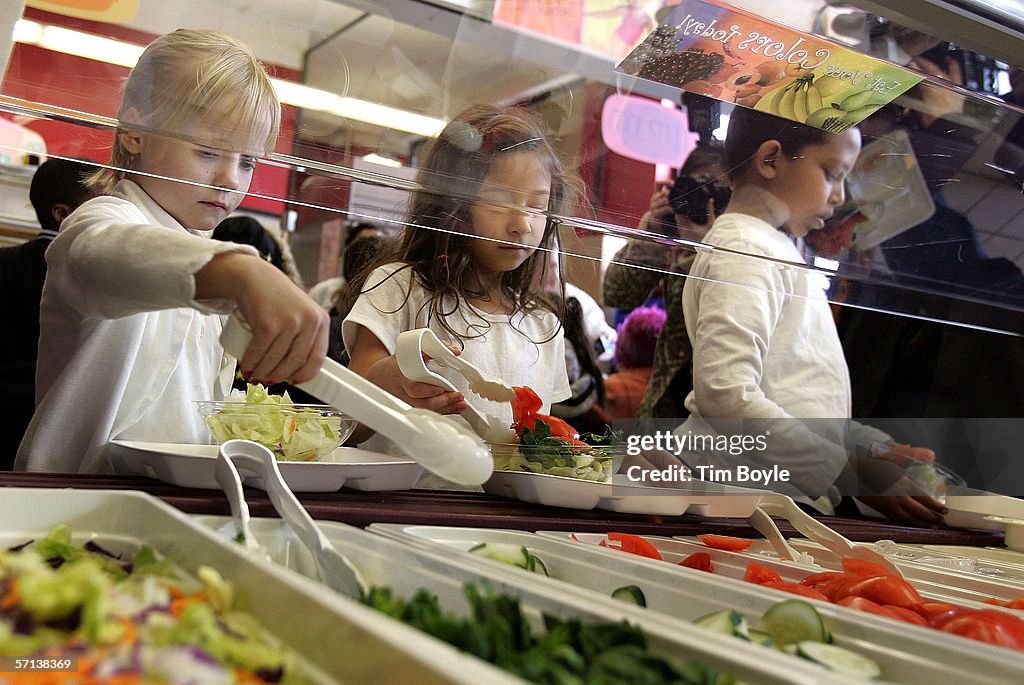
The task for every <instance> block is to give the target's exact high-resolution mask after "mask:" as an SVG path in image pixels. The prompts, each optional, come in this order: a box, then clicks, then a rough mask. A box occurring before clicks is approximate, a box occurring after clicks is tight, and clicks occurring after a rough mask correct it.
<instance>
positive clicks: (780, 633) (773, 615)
mask: <svg viewBox="0 0 1024 685" xmlns="http://www.w3.org/2000/svg"><path fill="white" fill-rule="evenodd" d="M761 627H762V628H764V630H765V631H767V633H768V634H769V635H771V637H772V640H774V641H775V644H777V645H781V646H783V647H784V646H786V645H792V644H796V643H798V642H804V641H806V640H813V641H815V642H829V641H831V639H832V638H831V635H830V634H829V630H828V627H827V626H826V625H825V621H824V619H822V617H821V614H819V613H818V610H817V609H815V608H814V607H813V606H811V604H810V603H809V602H805V601H804V600H802V599H787V600H785V601H783V602H779V603H778V604H775V605H773V606H772V607H771V608H770V609H768V611H766V612H765V613H764V616H762V617H761Z"/></svg>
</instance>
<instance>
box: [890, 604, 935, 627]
mask: <svg viewBox="0 0 1024 685" xmlns="http://www.w3.org/2000/svg"><path fill="white" fill-rule="evenodd" d="M882 609H884V610H885V611H886V612H887V613H888V614H890V615H891V616H892V617H893V618H895V619H897V620H900V621H906V622H907V623H913V624H914V625H918V626H926V625H928V621H927V620H926V619H925V618H924V617H923V616H921V614H919V613H918V612H916V611H912V610H911V609H907V608H906V607H898V606H893V605H892V604H886V605H883V606H882Z"/></svg>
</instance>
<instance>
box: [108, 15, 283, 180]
mask: <svg viewBox="0 0 1024 685" xmlns="http://www.w3.org/2000/svg"><path fill="white" fill-rule="evenodd" d="M129 113H132V114H133V116H132V117H131V118H130V119H129V117H128V116H127V115H128V114H129ZM211 113H215V114H221V115H222V116H224V117H225V120H226V127H230V128H231V129H232V130H234V131H253V132H256V131H260V130H262V128H264V127H266V126H267V124H269V128H268V130H267V135H266V139H265V140H264V141H262V145H263V149H262V150H260V151H258V152H259V153H260V154H264V155H265V154H269V153H270V152H271V151H273V149H274V144H275V143H276V141H277V136H278V132H279V130H280V126H281V103H280V102H279V101H278V99H277V94H276V92H275V91H274V86H273V84H272V83H271V82H270V77H269V76H268V75H267V72H266V69H265V68H264V66H263V64H262V63H261V62H260V61H259V59H257V58H256V55H255V54H254V53H253V52H252V50H251V49H250V48H249V47H248V46H247V45H245V44H244V43H242V42H241V41H239V40H236V39H235V38H232V37H231V36H228V35H226V34H223V33H220V32H218V31H209V30H203V29H178V30H177V31H174V32H173V33H168V34H166V35H164V36H161V37H160V38H157V39H156V40H155V41H153V42H152V43H150V45H149V47H147V48H146V50H145V51H144V52H143V53H142V56H141V57H140V58H139V62H138V64H136V65H135V68H133V69H132V71H131V74H129V75H128V79H127V81H126V82H125V86H124V94H123V95H122V96H121V106H120V108H119V109H118V112H117V118H118V121H119V126H118V131H117V135H115V137H114V145H113V149H112V151H111V155H110V166H111V167H113V168H110V169H101V170H100V171H98V172H97V173H96V174H94V175H93V176H92V177H91V178H90V179H89V183H90V185H92V186H93V187H95V188H97V189H98V190H100V191H103V192H109V191H110V190H112V189H113V187H114V186H115V185H116V184H117V182H118V181H120V180H121V179H122V178H124V176H125V172H126V170H128V171H130V170H131V168H132V163H133V155H132V154H131V153H129V152H128V151H127V150H126V149H125V147H124V144H123V143H122V141H121V134H122V133H123V132H124V131H126V130H131V129H140V130H146V131H151V132H154V133H161V134H166V135H171V136H173V135H174V134H175V132H177V131H180V130H181V128H182V127H183V126H184V125H186V124H187V123H189V122H190V121H193V120H194V119H196V118H199V117H202V116H204V115H207V114H211Z"/></svg>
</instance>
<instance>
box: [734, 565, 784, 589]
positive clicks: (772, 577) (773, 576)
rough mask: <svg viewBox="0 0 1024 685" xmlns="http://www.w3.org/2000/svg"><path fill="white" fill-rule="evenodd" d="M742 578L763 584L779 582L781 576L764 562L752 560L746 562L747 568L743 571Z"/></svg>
mask: <svg viewBox="0 0 1024 685" xmlns="http://www.w3.org/2000/svg"><path fill="white" fill-rule="evenodd" d="M743 580H745V581H747V582H748V583H754V584H755V585H764V584H765V583H780V582H782V576H780V575H779V574H778V573H776V572H775V571H773V570H771V569H770V568H768V567H767V566H765V565H764V564H759V563H757V562H756V561H752V562H750V563H749V564H747V570H746V571H745V572H744V573H743Z"/></svg>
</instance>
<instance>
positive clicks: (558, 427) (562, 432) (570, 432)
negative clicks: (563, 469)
mask: <svg viewBox="0 0 1024 685" xmlns="http://www.w3.org/2000/svg"><path fill="white" fill-rule="evenodd" d="M537 423H546V424H547V426H548V428H549V429H551V437H553V438H559V439H560V440H565V441H566V442H576V443H579V444H581V445H585V444H586V443H585V442H580V441H579V437H580V434H579V431H577V430H576V429H575V428H573V427H572V426H570V425H569V424H568V423H566V422H565V421H563V420H562V419H560V418H558V417H556V416H548V415H547V414H530V415H529V416H527V417H525V418H523V419H522V421H521V422H518V423H517V425H519V426H521V427H522V428H529V429H530V430H532V431H536V430H537ZM521 432H522V430H520V433H521Z"/></svg>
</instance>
